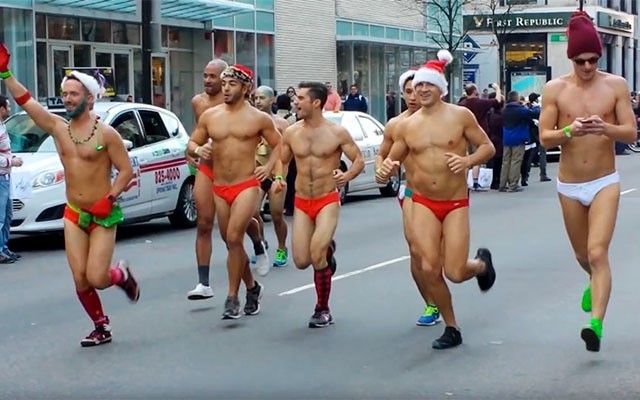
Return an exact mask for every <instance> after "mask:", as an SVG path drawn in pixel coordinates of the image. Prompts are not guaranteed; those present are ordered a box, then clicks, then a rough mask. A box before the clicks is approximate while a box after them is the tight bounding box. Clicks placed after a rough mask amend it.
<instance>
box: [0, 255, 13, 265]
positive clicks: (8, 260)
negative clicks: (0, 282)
mask: <svg viewBox="0 0 640 400" xmlns="http://www.w3.org/2000/svg"><path fill="white" fill-rule="evenodd" d="M14 262H16V260H15V259H13V258H12V257H11V256H9V255H8V254H4V253H0V264H13V263H14Z"/></svg>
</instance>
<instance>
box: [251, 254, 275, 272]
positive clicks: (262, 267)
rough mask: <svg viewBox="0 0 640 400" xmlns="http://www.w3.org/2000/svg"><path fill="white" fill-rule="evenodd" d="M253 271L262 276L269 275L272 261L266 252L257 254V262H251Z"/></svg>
mask: <svg viewBox="0 0 640 400" xmlns="http://www.w3.org/2000/svg"><path fill="white" fill-rule="evenodd" d="M251 269H252V270H253V272H257V273H258V275H260V276H267V275H268V274H269V271H270V270H271V261H269V255H268V254H267V253H266V252H265V253H264V254H261V255H259V256H256V263H255V264H251Z"/></svg>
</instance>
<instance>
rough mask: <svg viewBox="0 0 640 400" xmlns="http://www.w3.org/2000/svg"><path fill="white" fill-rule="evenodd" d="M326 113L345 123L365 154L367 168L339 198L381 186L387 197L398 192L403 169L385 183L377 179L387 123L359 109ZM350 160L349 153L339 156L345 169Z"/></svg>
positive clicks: (333, 119)
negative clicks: (382, 183) (382, 122)
mask: <svg viewBox="0 0 640 400" xmlns="http://www.w3.org/2000/svg"><path fill="white" fill-rule="evenodd" d="M324 117H325V118H326V119H328V120H330V121H333V122H335V123H337V124H340V125H342V126H343V127H345V128H346V129H347V130H348V131H349V133H350V134H351V137H352V138H353V140H354V141H355V142H356V144H357V145H358V147H359V148H360V151H361V152H362V155H363V157H364V170H363V171H362V173H361V174H360V175H358V177H356V178H355V179H353V180H352V181H351V182H349V183H348V184H347V185H346V186H345V187H343V188H342V189H341V190H340V199H341V200H342V202H344V201H345V200H346V198H347V195H348V194H349V193H355V192H360V191H364V190H370V189H379V190H380V194H381V195H382V196H385V197H393V196H396V195H397V194H398V190H399V189H400V182H401V180H402V171H398V174H397V175H396V176H393V177H391V179H390V180H389V183H388V184H386V185H379V184H378V183H376V171H375V158H376V155H377V154H378V153H379V152H380V145H381V144H382V139H383V137H384V125H382V124H381V123H380V122H379V121H378V120H376V119H375V118H373V117H372V116H370V115H368V114H365V113H362V112H358V111H341V112H337V113H335V112H325V113H324ZM350 165H351V162H350V161H349V159H348V158H347V157H346V156H344V155H343V156H342V158H341V160H340V168H342V169H343V170H344V171H346V170H347V169H348V168H349V166H350Z"/></svg>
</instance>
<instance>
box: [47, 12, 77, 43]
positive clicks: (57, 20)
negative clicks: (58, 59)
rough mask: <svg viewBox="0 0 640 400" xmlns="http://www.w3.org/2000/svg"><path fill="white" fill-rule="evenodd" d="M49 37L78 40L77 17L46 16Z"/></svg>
mask: <svg viewBox="0 0 640 400" xmlns="http://www.w3.org/2000/svg"><path fill="white" fill-rule="evenodd" d="M47 27H48V29H49V39H60V40H80V21H79V20H78V18H70V17H58V16H52V15H49V16H47Z"/></svg>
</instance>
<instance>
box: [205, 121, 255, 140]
mask: <svg viewBox="0 0 640 400" xmlns="http://www.w3.org/2000/svg"><path fill="white" fill-rule="evenodd" d="M207 131H208V132H209V137H211V139H212V140H213V141H214V142H222V141H225V140H228V139H233V140H239V141H249V140H257V138H258V136H259V135H258V134H259V129H258V127H257V126H256V124H255V123H253V122H251V121H246V120H245V121H242V120H241V119H238V118H216V119H215V120H212V121H210V122H209V123H208V125H207Z"/></svg>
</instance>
